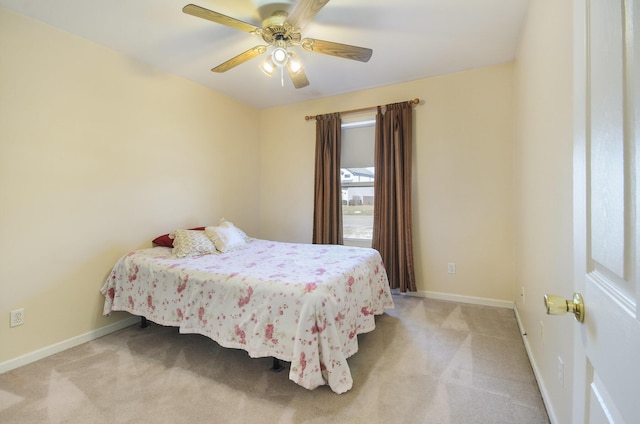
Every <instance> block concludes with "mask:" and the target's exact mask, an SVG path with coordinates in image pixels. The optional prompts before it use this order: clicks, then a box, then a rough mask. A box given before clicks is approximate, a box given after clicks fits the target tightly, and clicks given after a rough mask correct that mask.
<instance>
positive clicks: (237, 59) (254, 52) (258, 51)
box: [211, 46, 268, 73]
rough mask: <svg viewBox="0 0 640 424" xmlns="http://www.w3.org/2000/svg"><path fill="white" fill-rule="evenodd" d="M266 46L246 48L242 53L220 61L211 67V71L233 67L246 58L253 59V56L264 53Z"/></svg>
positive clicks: (223, 70) (226, 69) (221, 70)
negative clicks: (222, 61)
mask: <svg viewBox="0 0 640 424" xmlns="http://www.w3.org/2000/svg"><path fill="white" fill-rule="evenodd" d="M267 47H268V46H255V47H253V48H251V49H249V50H247V51H246V52H244V53H240V54H239V55H237V56H236V57H233V58H231V59H229V60H227V61H226V62H224V63H221V64H220V65H218V66H216V67H215V68H213V69H212V70H211V71H212V72H220V73H222V72H226V71H228V70H229V69H231V68H235V67H236V66H238V65H240V64H242V63H244V62H246V61H247V60H250V59H253V58H254V57H256V56H258V55H260V54H262V53H264V52H266V51H267Z"/></svg>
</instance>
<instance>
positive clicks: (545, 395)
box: [513, 305, 558, 424]
mask: <svg viewBox="0 0 640 424" xmlns="http://www.w3.org/2000/svg"><path fill="white" fill-rule="evenodd" d="M513 309H514V312H515V314H516V321H517V322H518V328H519V329H520V335H521V336H522V342H523V343H524V349H525V350H526V352H527V356H528V357H529V362H530V363H531V368H532V369H533V375H534V376H535V377H536V381H537V382H538V388H539V389H540V394H541V395H542V401H543V402H544V406H545V408H547V414H548V415H549V421H551V423H552V424H555V423H557V422H558V420H557V419H556V415H555V413H554V411H553V408H551V404H549V399H550V396H549V393H548V392H547V387H546V386H545V385H544V381H543V380H542V378H541V376H540V369H539V368H538V364H537V363H536V361H535V358H534V357H533V355H532V354H531V346H529V339H528V337H527V332H526V330H525V328H524V325H523V324H522V321H521V320H520V314H519V313H518V306H517V305H514V308H513Z"/></svg>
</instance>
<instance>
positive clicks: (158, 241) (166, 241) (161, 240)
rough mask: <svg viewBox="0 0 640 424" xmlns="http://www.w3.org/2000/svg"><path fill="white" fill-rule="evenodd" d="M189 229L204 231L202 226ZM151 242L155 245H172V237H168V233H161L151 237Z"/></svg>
mask: <svg viewBox="0 0 640 424" xmlns="http://www.w3.org/2000/svg"><path fill="white" fill-rule="evenodd" d="M189 229H190V230H198V231H204V227H195V228H189ZM152 243H153V244H154V245H156V246H164V247H173V239H172V238H171V237H169V233H167V234H163V235H161V236H158V237H156V238H154V239H153V241H152Z"/></svg>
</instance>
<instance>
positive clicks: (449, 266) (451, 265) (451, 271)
mask: <svg viewBox="0 0 640 424" xmlns="http://www.w3.org/2000/svg"><path fill="white" fill-rule="evenodd" d="M447 272H448V273H449V274H455V273H456V263H455V262H449V263H448V264H447Z"/></svg>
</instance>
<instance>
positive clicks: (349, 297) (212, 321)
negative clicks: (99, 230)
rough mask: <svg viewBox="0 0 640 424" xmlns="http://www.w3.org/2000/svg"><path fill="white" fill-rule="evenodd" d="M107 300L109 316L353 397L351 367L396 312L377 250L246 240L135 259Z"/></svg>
mask: <svg viewBox="0 0 640 424" xmlns="http://www.w3.org/2000/svg"><path fill="white" fill-rule="evenodd" d="M101 293H102V294H103V295H104V297H105V303H104V311H103V312H104V314H105V315H108V314H110V313H111V312H112V311H127V312H129V313H131V314H135V315H140V316H142V317H145V318H146V319H149V320H151V321H153V322H155V323H157V324H160V325H165V326H175V327H179V331H180V332H181V333H196V334H201V335H204V336H206V337H209V338H211V339H212V340H214V341H216V342H217V343H218V344H220V345H221V346H223V347H226V348H236V349H243V350H245V351H246V352H248V354H249V356H251V357H253V358H258V357H273V358H277V359H278V360H282V361H286V362H290V363H291V365H290V371H289V378H290V379H291V380H292V381H293V382H295V383H297V384H299V385H301V386H303V387H305V388H307V389H314V388H316V387H318V386H321V385H329V387H330V388H331V390H333V391H334V392H335V393H344V392H346V391H348V390H349V389H351V387H352V385H353V380H352V377H351V372H350V370H349V365H348V363H347V358H349V357H350V356H352V355H353V354H355V353H356V352H357V350H358V339H357V335H358V334H362V333H367V332H370V331H373V330H374V328H375V319H374V316H375V315H379V314H382V313H384V310H385V309H390V308H393V306H394V305H393V300H392V297H391V293H390V290H389V284H388V280H387V275H386V271H385V269H384V265H383V263H382V259H381V257H380V255H379V253H378V252H377V251H376V250H373V249H367V248H358V247H346V246H336V245H312V244H297V243H283V242H275V241H268V240H261V239H252V238H248V237H247V239H246V243H244V245H243V247H242V248H241V249H233V250H230V251H226V252H224V253H219V252H218V251H215V252H213V253H212V254H202V255H193V256H185V257H177V256H176V255H175V248H170V247H163V246H156V247H153V248H148V249H141V250H136V251H133V252H130V253H127V254H126V255H124V256H123V257H122V258H120V259H119V260H118V262H117V263H116V264H115V266H114V267H113V269H112V271H111V272H110V274H109V276H108V277H107V280H106V282H105V283H104V286H103V287H102V289H101Z"/></svg>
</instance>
